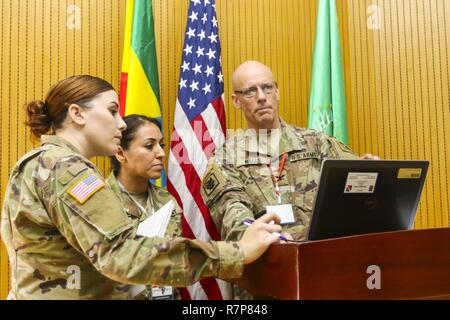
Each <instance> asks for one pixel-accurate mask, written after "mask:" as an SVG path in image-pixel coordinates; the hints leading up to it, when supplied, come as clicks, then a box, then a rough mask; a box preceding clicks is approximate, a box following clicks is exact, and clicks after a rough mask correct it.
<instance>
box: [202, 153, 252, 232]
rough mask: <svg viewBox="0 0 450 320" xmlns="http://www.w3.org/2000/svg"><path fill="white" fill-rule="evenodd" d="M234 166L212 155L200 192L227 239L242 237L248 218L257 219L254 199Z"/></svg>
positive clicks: (218, 227) (220, 230)
mask: <svg viewBox="0 0 450 320" xmlns="http://www.w3.org/2000/svg"><path fill="white" fill-rule="evenodd" d="M239 177H240V175H239V173H238V172H236V170H235V169H234V167H232V166H226V165H223V164H218V163H217V162H216V161H215V160H214V157H213V158H211V159H210V161H209V164H208V169H207V170H206V173H205V176H204V178H203V180H202V188H201V195H202V197H203V200H204V201H205V203H206V205H207V206H208V208H209V210H210V213H211V216H212V217H213V220H214V223H215V225H216V227H217V229H218V230H219V232H220V234H221V237H222V239H224V240H239V239H241V238H242V234H243V233H244V231H245V229H246V226H245V225H244V224H243V221H244V220H245V219H254V215H253V205H252V201H251V199H250V198H249V197H248V195H247V194H246V192H245V187H244V185H243V184H242V182H241V181H240V179H239Z"/></svg>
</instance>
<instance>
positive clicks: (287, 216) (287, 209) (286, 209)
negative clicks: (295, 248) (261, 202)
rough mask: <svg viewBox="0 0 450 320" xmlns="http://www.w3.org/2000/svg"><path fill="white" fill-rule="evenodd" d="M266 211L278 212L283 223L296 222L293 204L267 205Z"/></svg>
mask: <svg viewBox="0 0 450 320" xmlns="http://www.w3.org/2000/svg"><path fill="white" fill-rule="evenodd" d="M266 211H267V213H269V212H274V213H276V214H277V215H278V216H279V217H280V219H281V224H284V223H293V222H295V218H294V210H293V209H292V204H279V205H275V206H266Z"/></svg>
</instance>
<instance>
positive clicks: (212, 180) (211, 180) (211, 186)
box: [204, 173, 219, 196]
mask: <svg viewBox="0 0 450 320" xmlns="http://www.w3.org/2000/svg"><path fill="white" fill-rule="evenodd" d="M218 185H219V180H218V179H217V177H216V176H215V174H214V173H211V174H210V175H209V176H208V177H207V180H206V182H205V187H204V189H205V191H206V194H207V196H210V195H211V193H213V192H214V190H215V189H216V188H217V186H218Z"/></svg>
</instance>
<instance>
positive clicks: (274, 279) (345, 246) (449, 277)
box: [236, 228, 450, 299]
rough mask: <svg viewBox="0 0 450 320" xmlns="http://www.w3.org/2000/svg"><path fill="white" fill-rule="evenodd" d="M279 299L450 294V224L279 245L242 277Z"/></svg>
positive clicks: (253, 287)
mask: <svg viewBox="0 0 450 320" xmlns="http://www.w3.org/2000/svg"><path fill="white" fill-rule="evenodd" d="M236 282H237V283H238V284H239V285H240V286H242V287H244V288H246V289H247V290H249V291H250V292H251V293H253V294H254V295H256V296H258V297H263V296H266V297H271V298H276V299H425V298H438V297H445V296H447V295H450V228H444V229H428V230H413V231H398V232H387V233H377V234H369V235H361V236H352V237H344V238H337V239H329V240H319V241H311V242H304V243H299V244H275V245H273V246H271V247H270V248H269V250H268V251H267V252H266V253H265V254H264V255H263V256H262V257H261V258H260V259H259V260H257V261H256V262H254V263H252V264H250V265H249V266H246V268H245V271H244V275H243V277H242V279H239V280H238V281H236Z"/></svg>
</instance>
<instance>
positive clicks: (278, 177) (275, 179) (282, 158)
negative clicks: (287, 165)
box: [269, 153, 287, 204]
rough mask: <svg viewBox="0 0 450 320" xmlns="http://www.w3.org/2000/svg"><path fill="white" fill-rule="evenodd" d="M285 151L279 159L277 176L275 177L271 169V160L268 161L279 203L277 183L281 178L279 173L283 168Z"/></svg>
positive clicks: (279, 195) (279, 196)
mask: <svg viewBox="0 0 450 320" xmlns="http://www.w3.org/2000/svg"><path fill="white" fill-rule="evenodd" d="M286 156H287V154H286V153H283V156H282V157H281V161H280V169H279V171H278V176H277V177H275V175H274V174H273V171H272V160H270V161H269V169H270V173H271V175H272V181H273V183H274V184H275V195H276V196H277V199H278V203H279V204H280V203H281V194H280V187H279V185H278V181H280V179H281V173H282V172H283V168H284V162H285V161H286Z"/></svg>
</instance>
